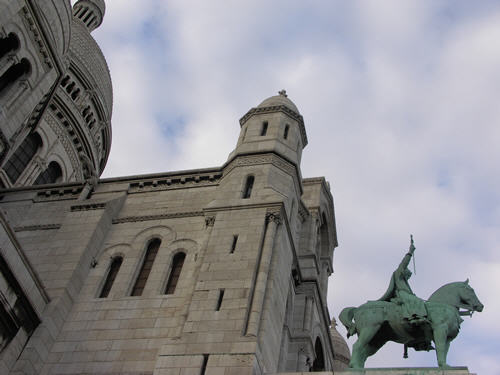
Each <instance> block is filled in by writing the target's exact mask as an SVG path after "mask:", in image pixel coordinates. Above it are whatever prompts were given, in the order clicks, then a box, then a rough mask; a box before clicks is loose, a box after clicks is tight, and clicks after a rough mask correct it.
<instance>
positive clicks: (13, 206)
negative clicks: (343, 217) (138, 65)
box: [0, 0, 349, 375]
mask: <svg viewBox="0 0 500 375" xmlns="http://www.w3.org/2000/svg"><path fill="white" fill-rule="evenodd" d="M104 10H105V4H104V1H103V0H80V1H78V2H76V4H75V5H74V7H73V8H72V7H71V5H70V2H69V1H62V0H53V1H49V0H47V1H45V0H43V1H42V0H0V22H1V23H0V126H1V127H0V184H1V187H2V189H1V190H0V224H1V225H0V335H1V336H0V340H1V341H0V373H2V374H4V373H5V374H134V375H139V374H154V375H160V374H172V375H174V374H176V375H177V374H185V375H191V374H192V375H205V374H206V375H215V374H225V375H231V374H264V373H279V372H297V371H310V370H311V371H323V370H326V371H333V370H340V369H343V368H345V367H346V365H347V363H348V357H349V351H348V348H347V345H346V344H345V341H344V340H343V339H342V338H341V337H340V335H339V334H338V332H337V331H336V329H335V326H334V325H333V326H332V327H330V326H331V317H330V313H329V311H328V308H327V304H326V295H327V287H328V282H327V281H328V277H329V276H330V274H331V273H332V271H333V264H332V262H333V251H334V248H335V247H336V246H337V236H336V226H335V214H334V205H333V199H332V195H331V192H330V188H329V184H328V182H327V181H326V180H325V179H324V178H322V177H319V178H308V179H304V178H302V176H301V171H300V160H301V154H302V150H303V148H304V147H305V146H306V145H307V135H306V129H305V126H304V120H303V118H302V116H301V115H300V112H299V110H298V109H297V107H296V106H295V104H294V103H293V102H292V101H291V100H289V99H288V97H287V96H286V93H285V92H280V94H279V95H276V96H273V97H270V98H268V99H266V100H264V101H263V102H262V103H261V104H259V105H258V106H256V107H254V108H251V109H250V110H249V111H248V112H247V113H246V114H245V115H244V116H243V117H242V118H241V119H240V126H241V132H240V136H239V139H238V140H237V143H236V146H235V148H234V150H233V151H232V152H231V153H230V155H229V157H228V160H227V162H226V163H225V164H224V165H223V166H221V167H214V168H209V169H196V170H189V171H178V172H165V173H160V174H154V175H141V176H129V177H118V178H107V179H99V176H100V174H101V173H102V171H103V169H104V167H105V164H106V160H107V158H108V155H109V150H110V145H111V112H112V90H111V79H110V74H109V71H108V68H107V65H106V61H105V59H104V57H103V55H102V53H101V51H100V49H99V47H98V46H97V44H96V42H95V41H94V40H93V39H92V37H91V36H90V32H91V31H92V30H94V29H95V28H96V27H98V26H99V25H100V24H101V22H102V20H103V16H104Z"/></svg>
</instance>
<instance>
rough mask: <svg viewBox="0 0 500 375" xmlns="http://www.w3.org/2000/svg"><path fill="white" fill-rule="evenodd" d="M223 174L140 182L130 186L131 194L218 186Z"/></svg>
mask: <svg viewBox="0 0 500 375" xmlns="http://www.w3.org/2000/svg"><path fill="white" fill-rule="evenodd" d="M221 177H222V173H221V172H218V173H207V174H204V173H200V174H189V175H178V176H169V177H164V178H156V179H151V180H144V181H139V182H132V183H130V185H129V193H139V192H146V191H148V192H149V191H159V190H169V189H178V188H183V187H186V186H193V185H196V186H210V185H218V183H219V180H220V179H221Z"/></svg>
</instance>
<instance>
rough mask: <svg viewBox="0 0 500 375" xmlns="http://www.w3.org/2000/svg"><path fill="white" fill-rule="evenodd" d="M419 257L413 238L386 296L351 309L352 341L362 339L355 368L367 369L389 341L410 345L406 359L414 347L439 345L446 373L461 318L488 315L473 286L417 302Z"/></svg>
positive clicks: (452, 287) (345, 316)
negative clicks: (414, 283) (414, 269)
mask: <svg viewBox="0 0 500 375" xmlns="http://www.w3.org/2000/svg"><path fill="white" fill-rule="evenodd" d="M414 252H415V246H414V244H413V237H412V238H411V244H410V249H409V251H408V253H407V254H406V255H405V256H404V258H403V260H402V261H401V263H400V264H399V266H398V268H397V269H396V271H394V272H393V274H392V276H391V281H390V283H389V287H388V289H387V291H386V292H385V294H384V295H383V296H382V297H381V298H380V299H378V300H376V301H368V302H367V303H365V304H363V305H361V306H359V307H346V308H345V309H343V310H342V312H341V313H340V316H339V318H340V321H341V322H342V324H344V326H345V327H346V328H347V337H349V336H352V335H354V334H357V335H358V340H357V341H356V342H355V343H354V346H353V349H352V356H351V362H350V363H349V367H351V368H364V366H365V361H366V359H367V358H368V357H369V356H371V355H373V354H375V353H376V352H377V350H379V349H380V348H381V347H382V346H383V345H384V344H385V343H386V342H387V341H395V342H398V343H401V344H404V357H405V358H406V357H407V348H408V347H410V348H414V349H415V350H427V351H429V350H432V349H434V348H433V347H432V344H431V342H432V341H434V344H435V346H436V348H435V349H436V356H437V362H438V365H439V367H442V368H446V367H448V365H447V364H446V356H447V354H448V349H449V347H450V342H451V341H452V340H453V339H454V338H455V337H456V336H457V335H458V331H459V330H460V324H461V323H462V322H463V320H462V318H460V315H471V316H472V313H473V312H474V311H482V310H483V304H482V303H481V302H480V301H479V299H478V298H477V296H476V293H475V292H474V289H472V288H471V287H470V286H469V280H466V281H463V282H455V283H450V284H446V285H443V286H442V287H441V288H439V289H438V290H436V291H435V292H434V293H433V294H432V295H431V296H430V297H429V299H428V300H427V301H424V300H422V299H420V298H419V297H417V296H416V295H415V294H414V293H413V291H412V290H411V288H410V284H409V283H408V279H409V278H410V277H411V272H410V270H409V269H408V265H409V263H410V260H411V258H412V256H413V253H414ZM460 309H463V310H460Z"/></svg>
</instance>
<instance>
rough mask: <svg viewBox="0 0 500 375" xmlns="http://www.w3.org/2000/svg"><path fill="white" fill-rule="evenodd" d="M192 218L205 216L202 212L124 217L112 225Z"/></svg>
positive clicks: (114, 220)
mask: <svg viewBox="0 0 500 375" xmlns="http://www.w3.org/2000/svg"><path fill="white" fill-rule="evenodd" d="M193 216H205V214H204V213H203V211H190V212H171V213H164V214H158V215H142V216H139V215H138V216H124V217H120V218H117V219H113V221H112V223H113V224H123V223H133V222H137V221H150V220H162V219H174V218H179V217H193Z"/></svg>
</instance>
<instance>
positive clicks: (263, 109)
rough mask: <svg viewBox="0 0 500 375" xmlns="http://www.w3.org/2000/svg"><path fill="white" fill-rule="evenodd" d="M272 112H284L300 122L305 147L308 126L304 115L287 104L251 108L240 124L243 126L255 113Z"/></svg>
mask: <svg viewBox="0 0 500 375" xmlns="http://www.w3.org/2000/svg"><path fill="white" fill-rule="evenodd" d="M272 112H283V113H284V114H286V115H287V116H288V117H290V118H292V119H293V120H295V121H297V122H298V124H299V128H300V135H301V137H302V144H303V147H305V146H306V145H307V134H306V127H305V126H304V118H303V117H302V115H301V114H299V113H297V112H295V111H293V110H291V109H290V108H288V107H287V106H285V105H274V106H271V107H255V108H252V109H250V110H249V111H248V112H247V113H246V114H245V115H244V116H243V117H242V118H241V119H240V126H243V125H244V124H245V122H247V120H248V119H249V118H250V117H252V116H253V115H260V114H264V113H272Z"/></svg>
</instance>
